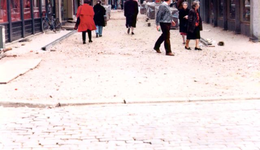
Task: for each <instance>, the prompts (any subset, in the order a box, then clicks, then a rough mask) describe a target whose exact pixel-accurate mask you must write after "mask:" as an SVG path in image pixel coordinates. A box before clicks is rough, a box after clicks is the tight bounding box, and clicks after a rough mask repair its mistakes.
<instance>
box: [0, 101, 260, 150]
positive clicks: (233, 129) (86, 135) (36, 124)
mask: <svg viewBox="0 0 260 150" xmlns="http://www.w3.org/2000/svg"><path fill="white" fill-rule="evenodd" d="M259 105H260V102H259V101H237V102H230V101H227V102H214V103H212V102H208V103H170V104H149V105H148V104H146V105H96V106H80V107H59V108H52V109H50V108H26V107H21V108H8V107H0V118H1V119H0V135H1V136H0V149H3V150H11V149H26V150H27V149H28V150H29V149H52V150H53V149H60V150H67V149H71V150H77V149H82V150H86V149H90V150H104V149H111V150H117V149H118V150H125V149H131V150H132V149H138V150H152V149H154V150H260V121H259V120H260V109H259Z"/></svg>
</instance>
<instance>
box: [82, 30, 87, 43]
mask: <svg viewBox="0 0 260 150" xmlns="http://www.w3.org/2000/svg"><path fill="white" fill-rule="evenodd" d="M82 40H83V44H86V31H84V32H82Z"/></svg>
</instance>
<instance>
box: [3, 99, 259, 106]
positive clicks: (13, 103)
mask: <svg viewBox="0 0 260 150" xmlns="http://www.w3.org/2000/svg"><path fill="white" fill-rule="evenodd" d="M254 100H260V96H257V97H211V98H210V97H208V98H206V97H200V98H187V99H183V98H182V100H181V99H178V98H172V100H171V99H170V98H168V99H167V100H160V99H159V98H158V99H156V100H152V101H149V100H147V101H144V100H143V101H142V100H141V101H130V100H129V101H128V100H123V99H122V101H117V102H115V101H108V102H106V101H100V102H95V101H91V102H90V101H88V102H66V101H64V102H62V101H55V102H46V103H45V102H30V101H0V106H2V107H29V108H56V107H65V106H90V105H122V104H163V103H197V102H223V101H234V102H236V101H254Z"/></svg>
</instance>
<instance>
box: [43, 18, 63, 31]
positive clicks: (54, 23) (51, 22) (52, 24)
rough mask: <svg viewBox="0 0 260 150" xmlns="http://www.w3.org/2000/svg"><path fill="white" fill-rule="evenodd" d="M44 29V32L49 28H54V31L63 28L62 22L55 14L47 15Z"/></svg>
mask: <svg viewBox="0 0 260 150" xmlns="http://www.w3.org/2000/svg"><path fill="white" fill-rule="evenodd" d="M42 30H43V32H45V31H47V30H52V31H54V32H56V31H59V30H61V23H60V21H59V18H54V16H53V15H52V16H47V14H46V15H45V17H44V18H43V20H42Z"/></svg>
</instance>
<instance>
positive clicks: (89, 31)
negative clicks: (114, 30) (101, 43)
mask: <svg viewBox="0 0 260 150" xmlns="http://www.w3.org/2000/svg"><path fill="white" fill-rule="evenodd" d="M88 39H89V43H91V42H93V41H92V40H91V39H92V35H91V30H88Z"/></svg>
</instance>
